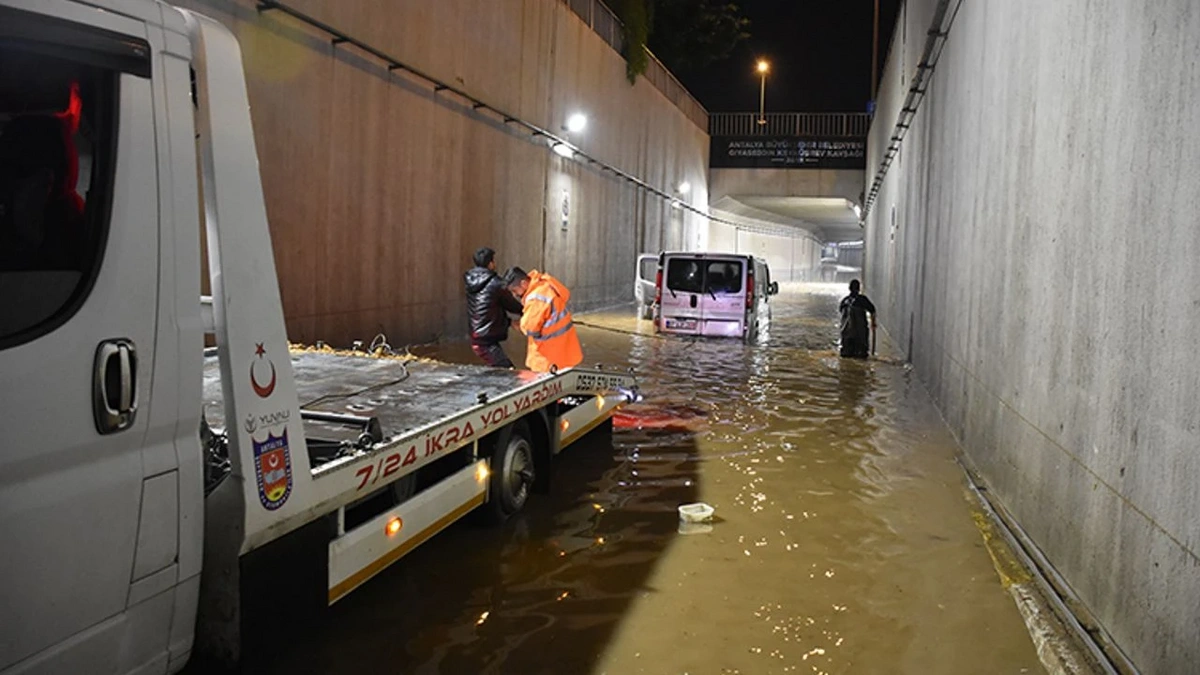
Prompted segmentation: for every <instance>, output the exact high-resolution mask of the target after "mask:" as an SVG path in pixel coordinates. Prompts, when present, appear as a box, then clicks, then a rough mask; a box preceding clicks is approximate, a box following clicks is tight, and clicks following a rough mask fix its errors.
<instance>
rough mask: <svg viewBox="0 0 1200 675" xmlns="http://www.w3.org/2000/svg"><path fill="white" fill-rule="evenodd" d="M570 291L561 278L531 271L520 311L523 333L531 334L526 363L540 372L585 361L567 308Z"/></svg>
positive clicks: (531, 368) (568, 366)
mask: <svg viewBox="0 0 1200 675" xmlns="http://www.w3.org/2000/svg"><path fill="white" fill-rule="evenodd" d="M570 298H571V292H570V291H569V290H567V287H566V286H565V285H563V283H562V282H560V281H559V280H558V279H555V278H554V277H552V276H550V275H549V274H543V273H541V272H538V271H537V270H534V271H532V272H530V273H529V290H528V291H526V292H525V296H524V298H523V300H524V304H525V307H524V311H523V312H522V313H521V332H523V333H525V334H526V335H528V336H529V349H528V353H527V355H526V358H525V365H526V366H527V367H528V368H529V369H530V370H534V371H537V372H549V370H550V368H551V367H552V366H553V367H555V368H560V369H561V368H570V367H573V366H577V365H579V364H580V363H582V362H583V348H582V347H581V346H580V344H579V335H578V334H577V333H576V332H575V324H574V319H573V318H572V317H571V312H570V310H568V309H567V301H568V300H570Z"/></svg>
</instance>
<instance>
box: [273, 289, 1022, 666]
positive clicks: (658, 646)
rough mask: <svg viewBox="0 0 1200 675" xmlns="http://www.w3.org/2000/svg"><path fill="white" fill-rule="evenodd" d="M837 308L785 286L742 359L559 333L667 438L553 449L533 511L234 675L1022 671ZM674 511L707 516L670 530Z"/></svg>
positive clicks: (927, 430) (647, 433) (995, 580)
mask: <svg viewBox="0 0 1200 675" xmlns="http://www.w3.org/2000/svg"><path fill="white" fill-rule="evenodd" d="M840 293H841V286H837V287H833V286H816V285H814V286H806V287H794V288H787V289H785V291H784V293H783V294H781V295H779V296H777V297H776V298H775V299H774V302H773V306H774V310H773V312H774V320H773V322H772V325H771V328H770V331H769V333H768V334H767V335H766V336H765V337H764V338H763V340H762V341H761V342H760V344H757V345H744V344H742V343H740V342H736V341H728V340H693V339H678V338H661V337H656V336H653V335H649V334H647V333H648V332H649V326H648V324H647V323H646V322H639V321H637V320H636V319H634V318H633V310H632V308H629V309H625V310H622V311H619V312H605V313H599V314H591V315H586V316H580V317H577V320H578V321H579V323H580V324H581V325H580V336H581V338H582V340H583V343H584V351H585V354H586V355H587V361H588V363H594V362H604V363H609V364H622V365H624V364H628V365H630V366H633V367H635V368H636V370H637V372H638V374H639V377H640V379H641V385H642V388H643V391H644V392H645V394H646V396H647V402H646V404H644V405H643V406H640V410H639V408H638V407H634V408H630V409H629V414H630V416H631V417H637V416H639V415H643V416H650V417H652V418H654V419H661V416H656V412H655V410H656V409H657V408H658V407H660V406H665V407H667V408H669V409H672V410H675V411H676V412H677V413H679V414H680V415H681V417H682V418H684V423H681V424H678V425H675V426H674V427H673V428H672V426H671V425H670V424H668V425H666V427H667V428H662V426H663V425H656V426H655V428H646V429H642V430H634V429H618V430H617V431H616V432H615V433H614V434H613V436H612V441H611V443H610V442H609V441H608V439H607V438H604V437H603V436H602V435H601V436H600V437H599V438H595V437H593V438H590V439H587V440H585V441H583V442H581V443H579V444H577V445H576V446H573V447H572V448H570V449H568V450H567V451H566V452H565V453H564V454H563V455H562V456H561V458H560V461H559V463H558V465H557V466H556V470H555V474H554V486H553V489H552V492H551V494H549V495H534V497H533V499H532V500H531V501H530V503H529V504H528V505H527V507H526V510H525V511H524V512H523V513H522V514H520V515H519V516H518V517H516V518H514V519H513V520H511V521H510V522H509V523H507V524H506V525H504V526H503V527H500V528H494V529H487V528H484V527H480V526H476V525H471V524H467V523H464V524H461V525H456V526H454V527H452V528H451V529H450V530H448V531H446V532H444V533H443V534H441V535H439V536H438V537H435V538H434V539H433V540H431V541H430V542H429V543H427V544H425V545H424V546H422V547H420V548H418V549H417V550H416V551H414V552H413V553H412V554H410V555H409V556H408V557H407V558H405V559H404V560H402V561H401V562H399V563H397V564H396V565H394V566H393V567H392V568H390V569H388V570H387V571H385V572H384V573H382V574H380V575H379V576H378V577H376V578H375V579H373V580H372V581H371V582H369V583H368V584H367V585H365V586H364V587H362V588H361V589H359V590H358V591H356V592H355V593H353V594H351V595H350V596H349V597H348V598H346V599H345V600H343V601H341V602H339V603H338V604H337V605H335V606H334V607H332V608H331V609H330V610H329V611H328V613H327V616H326V617H325V618H324V620H323V621H322V624H323V625H322V627H321V632H320V634H319V635H316V636H314V637H312V638H308V639H305V640H304V641H303V642H297V643H296V644H293V645H290V646H289V648H288V650H287V652H286V656H284V657H281V658H279V659H278V660H277V661H274V662H273V663H272V664H271V665H270V666H269V667H266V666H264V668H261V669H256V672H276V671H277V672H287V673H301V672H302V673H343V672H361V673H409V672H412V673H516V674H520V675H534V674H537V673H555V674H560V673H562V674H576V673H578V674H589V673H590V674H599V673H608V674H612V675H620V674H626V673H654V674H658V673H672V674H680V673H690V674H692V675H699V674H712V675H726V674H733V673H742V674H746V675H755V674H769V673H922V674H926V673H954V674H958V673H1027V672H1028V673H1033V672H1041V671H1042V667H1041V665H1040V663H1039V661H1038V658H1037V655H1036V653H1035V651H1034V648H1033V645H1032V642H1031V640H1030V637H1029V634H1028V631H1027V629H1026V627H1025V624H1024V623H1023V621H1022V619H1021V616H1020V614H1019V613H1018V611H1017V609H1016V607H1015V605H1014V603H1013V601H1012V599H1011V597H1010V595H1009V594H1008V592H1007V591H1006V590H1005V588H1004V587H1003V584H1002V582H1001V579H1000V577H999V576H998V575H997V573H996V570H995V568H994V566H993V563H992V559H991V558H990V557H989V554H988V550H987V548H985V546H984V542H983V539H982V537H981V536H980V533H979V531H978V530H977V529H976V526H975V524H974V522H973V520H972V512H973V509H974V507H973V504H972V502H971V501H970V499H969V497H968V492H967V491H966V489H965V483H964V480H963V477H962V473H961V470H960V469H959V467H958V466H957V464H956V463H955V459H954V458H955V452H956V449H955V445H954V440H953V438H952V437H951V435H950V434H949V432H948V431H947V429H946V428H945V425H944V424H943V423H942V421H941V419H940V417H939V416H938V413H937V411H936V410H935V409H934V408H933V406H932V404H931V402H930V401H929V399H928V397H927V395H926V393H925V391H924V390H923V389H922V387H921V386H920V384H919V382H918V381H917V379H916V377H915V376H914V374H913V373H912V372H911V371H909V370H908V369H907V368H906V367H905V366H904V365H903V364H902V363H901V362H900V361H899V360H898V359H896V358H888V354H890V352H889V351H888V349H889V345H887V344H885V343H884V341H883V340H881V342H880V345H879V346H880V351H881V353H882V354H883V357H882V358H880V359H879V360H875V361H868V362H861V361H851V360H843V359H839V358H838V357H837V356H836V353H835V351H834V343H835V341H836V325H835V322H834V318H835V313H836V306H837V301H838V299H839V295H840ZM584 324H586V325H584ZM516 338H517V336H516V335H514V338H513V339H512V340H510V344H509V345H508V349H509V353H510V355H511V356H512V357H513V359H514V361H519V357H522V356H523V350H522V349H520V345H519V344H518V343H519V340H518V339H516ZM438 353H439V354H440V356H442V357H443V358H447V359H448V360H470V359H471V358H473V357H472V356H471V355H470V352H469V351H468V350H466V349H465V348H463V347H461V346H451V347H443V348H440V349H439V350H438ZM693 501H703V502H706V503H708V504H711V505H713V506H715V507H716V518H715V520H714V522H713V523H712V524H711V526H700V527H692V528H683V530H682V531H681V528H680V525H679V521H678V515H677V512H676V508H677V507H678V506H679V505H680V504H684V503H688V502H693Z"/></svg>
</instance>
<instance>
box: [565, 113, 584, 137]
mask: <svg viewBox="0 0 1200 675" xmlns="http://www.w3.org/2000/svg"><path fill="white" fill-rule="evenodd" d="M587 121H588V120H587V115H584V114H583V113H575V114H574V115H571V116H570V117H568V118H567V131H569V132H571V133H573V134H577V133H579V132H581V131H583V130H584V129H586V128H587Z"/></svg>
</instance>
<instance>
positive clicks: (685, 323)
mask: <svg viewBox="0 0 1200 675" xmlns="http://www.w3.org/2000/svg"><path fill="white" fill-rule="evenodd" d="M695 327H696V320H695V319H667V328H679V329H689V328H695Z"/></svg>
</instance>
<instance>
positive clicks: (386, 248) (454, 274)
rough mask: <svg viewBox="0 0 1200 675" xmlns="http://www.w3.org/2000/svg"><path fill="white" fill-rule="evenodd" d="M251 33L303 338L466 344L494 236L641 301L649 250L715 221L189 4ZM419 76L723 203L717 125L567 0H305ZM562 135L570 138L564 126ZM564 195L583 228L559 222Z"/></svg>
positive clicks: (271, 26)
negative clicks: (703, 122)
mask: <svg viewBox="0 0 1200 675" xmlns="http://www.w3.org/2000/svg"><path fill="white" fill-rule="evenodd" d="M181 4H182V5H183V6H187V7H190V8H193V9H196V10H197V11H200V12H202V13H205V14H207V15H209V16H212V17H214V18H216V19H218V20H220V21H222V22H223V23H225V24H226V25H228V26H230V27H231V28H232V29H233V30H234V32H235V33H236V34H237V36H238V39H239V40H240V42H241V44H242V49H243V52H244V61H245V66H246V71H247V77H248V83H249V89H250V101H251V105H252V106H253V115H254V123H255V138H256V140H257V145H258V154H259V159H260V166H261V171H262V175H263V181H264V188H265V191H266V200H267V212H268V215H269V217H270V219H271V229H272V235H273V237H274V246H275V257H276V263H277V266H278V270H279V276H280V285H281V290H282V294H283V301H284V312H285V315H286V317H287V323H288V331H289V334H290V337H291V338H292V339H293V340H301V341H313V340H317V339H321V340H326V341H328V342H330V343H332V344H346V343H348V342H349V341H350V340H352V339H368V340H369V339H370V337H371V335H373V334H375V333H376V332H379V331H383V332H386V333H387V334H388V336H389V337H390V338H391V339H392V341H393V343H399V344H403V343H405V342H416V341H424V340H428V339H431V338H433V337H435V336H439V335H440V336H445V337H447V338H457V337H462V336H464V334H465V328H466V318H465V308H464V307H465V303H464V301H463V288H462V273H463V271H464V270H465V269H466V268H467V267H469V266H470V263H469V260H470V254H471V253H472V252H473V251H474V250H475V249H476V248H477V247H479V246H482V245H490V246H492V247H493V248H495V249H496V250H497V251H498V252H499V262H500V264H501V265H512V264H519V265H521V266H523V267H526V268H538V269H543V270H547V271H549V272H550V273H552V274H554V275H555V276H558V277H559V278H561V279H562V280H563V281H564V282H566V283H567V284H568V285H569V286H570V287H571V289H572V291H573V294H574V296H573V301H572V302H573V305H574V306H575V307H576V309H586V308H588V307H594V306H598V305H604V304H610V303H613V302H619V301H622V300H626V299H628V298H629V297H630V294H631V280H632V278H633V273H634V270H633V264H634V256H635V254H636V253H638V252H641V251H643V250H650V251H658V250H660V249H663V248H666V249H679V248H685V247H688V248H694V247H697V246H700V245H701V244H702V240H703V239H704V237H705V234H706V230H707V226H708V223H707V219H706V218H703V217H700V216H696V215H693V214H690V213H685V212H683V211H681V210H678V209H672V208H670V205H669V203H667V202H666V201H664V200H662V199H658V198H655V197H649V196H647V195H645V194H643V193H641V192H639V191H638V190H636V189H634V188H633V187H632V186H630V185H628V184H627V183H624V182H622V181H618V180H616V179H614V178H613V177H611V176H610V175H607V174H601V173H600V172H599V171H598V170H596V169H593V168H590V167H587V166H584V165H582V164H581V163H579V162H575V161H571V160H566V159H562V158H560V157H558V156H556V155H554V154H553V153H551V152H550V151H549V149H548V148H547V146H546V144H545V143H544V142H537V141H533V140H530V139H529V137H528V135H527V134H524V133H516V132H514V131H513V130H511V129H509V128H506V127H505V126H504V125H502V124H498V123H496V122H495V121H494V117H492V116H488V115H486V114H476V113H475V112H474V111H473V110H472V109H471V108H470V106H469V105H464V102H463V101H461V100H458V99H456V98H455V97H454V96H452V95H446V94H445V93H435V92H434V91H433V88H432V87H431V86H430V85H429V84H427V83H424V82H421V81H419V80H416V79H414V78H412V77H411V76H408V75H405V74H404V73H403V71H396V72H392V73H389V72H388V71H387V68H386V67H385V65H384V64H381V63H380V62H378V61H377V60H376V59H374V58H372V57H369V56H365V55H363V54H361V53H359V52H357V51H356V50H355V49H354V48H353V47H349V46H346V45H341V46H334V45H332V44H331V43H330V40H329V38H328V37H327V36H326V35H324V34H322V33H320V32H318V31H315V30H313V29H310V28H308V27H307V26H305V25H303V24H301V23H299V22H298V21H295V20H293V19H291V18H289V17H287V16H285V15H283V14H282V13H280V12H265V13H262V14H260V13H258V12H257V11H256V10H255V6H254V4H255V3H254V2H253V0H183V1H182V2H181ZM290 4H291V5H292V6H294V7H296V8H297V9H299V10H300V11H303V12H305V13H308V14H310V15H312V16H314V17H315V18H317V19H319V20H321V21H324V22H326V23H328V24H329V25H331V26H333V27H335V28H337V29H339V30H341V31H343V32H344V33H347V34H349V35H352V36H354V37H355V38H357V39H359V40H362V41H363V42H366V43H367V44H370V45H372V46H373V47H375V48H377V49H379V50H381V51H383V52H385V53H387V54H389V55H391V56H392V57H394V58H396V59H399V60H401V61H403V62H405V63H407V64H409V65H411V66H412V67H414V68H417V69H419V70H422V71H424V72H426V73H428V74H430V75H432V76H434V77H436V78H438V79H441V80H443V81H445V82H447V83H450V84H453V85H454V86H457V87H460V88H462V89H463V90H465V91H468V92H470V93H472V94H473V95H474V96H476V97H478V98H480V99H482V100H484V101H486V102H488V103H489V104H491V105H494V106H495V107H497V108H500V109H503V110H505V111H507V112H510V113H511V114H514V115H517V116H519V117H522V118H524V119H526V120H528V121H530V122H532V123H534V124H537V125H539V126H542V127H544V128H547V129H550V130H553V131H555V132H559V130H560V129H561V128H562V126H563V125H564V124H565V121H566V118H567V117H568V115H569V114H571V113H572V112H574V111H576V110H578V111H582V112H584V113H586V114H587V115H588V117H589V120H590V121H589V125H588V128H587V129H586V130H585V131H584V132H583V133H582V134H579V135H577V136H576V137H575V138H573V139H572V140H573V141H575V142H577V143H578V144H579V145H580V146H581V147H582V148H584V149H585V150H586V151H588V152H590V153H593V154H594V155H596V156H597V157H598V158H600V159H602V160H604V161H607V162H609V163H611V164H613V165H615V166H617V167H619V168H621V169H622V170H625V171H627V172H629V173H631V174H634V175H636V176H639V177H641V178H642V179H643V180H646V181H648V182H650V183H651V184H654V185H657V186H659V187H662V188H669V187H670V186H672V185H676V184H678V183H679V182H680V181H682V180H687V181H689V182H690V183H691V184H692V185H693V186H694V188H693V191H692V195H691V196H692V198H693V199H694V200H695V201H694V203H697V204H707V203H708V194H707V190H706V184H707V172H708V166H707V165H708V136H707V134H706V131H705V130H703V129H701V128H699V127H697V126H696V124H694V123H693V122H692V121H690V120H689V119H688V118H687V117H686V116H685V115H684V114H683V113H681V112H680V111H679V110H678V109H677V108H676V107H675V106H674V105H672V104H671V103H670V102H669V101H668V100H667V99H666V98H665V97H664V96H663V94H662V93H661V92H659V91H658V90H657V89H655V88H654V87H653V86H652V85H650V84H649V83H648V82H646V81H645V80H640V79H639V81H638V82H637V84H636V85H633V86H631V85H630V84H629V83H628V81H627V80H626V79H625V63H624V61H623V60H622V59H621V57H620V56H619V55H618V54H616V53H615V52H614V51H613V50H612V49H611V48H610V47H609V46H608V45H607V44H606V43H605V42H604V41H603V40H601V38H600V37H599V36H597V35H596V34H595V33H593V32H592V30H591V29H589V28H588V27H587V26H586V25H585V24H584V23H583V22H582V21H580V20H579V18H578V17H577V16H575V15H574V14H573V13H572V12H571V11H570V10H569V9H568V8H567V7H566V6H564V5H563V4H562V3H560V2H558V1H557V0H494V1H492V2H478V1H475V0H439V1H438V2H426V1H425V0H396V1H395V2H388V3H380V2H370V1H369V0H342V1H340V2H337V3H332V2H323V1H321V0H292V1H291V2H290ZM559 133H565V132H559ZM564 195H565V199H566V201H567V208H568V216H567V225H566V227H565V228H564V227H563V225H562V221H563V217H562V210H563V202H564Z"/></svg>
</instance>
